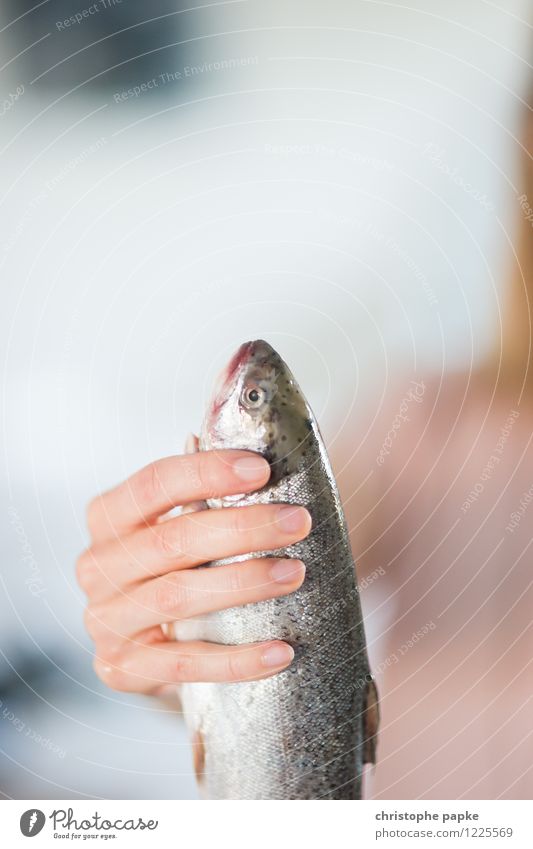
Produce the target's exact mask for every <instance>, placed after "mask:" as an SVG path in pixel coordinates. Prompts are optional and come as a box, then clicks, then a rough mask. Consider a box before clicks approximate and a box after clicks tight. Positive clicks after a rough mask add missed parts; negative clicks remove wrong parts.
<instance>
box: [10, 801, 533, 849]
mask: <svg viewBox="0 0 533 849" xmlns="http://www.w3.org/2000/svg"><path fill="white" fill-rule="evenodd" d="M266 805H267V806H265V804H264V803H262V802H257V801H252V802H190V801H157V800H153V799H149V800H143V801H139V800H134V801H132V800H127V801H118V800H113V801H111V800H105V801H96V800H95V801H85V800H84V801H72V800H67V801H56V800H52V801H50V800H46V799H45V800H36V801H28V800H22V801H13V800H10V801H4V802H3V803H1V804H0V833H1V835H2V846H5V847H9V849H13V847H17V846H25V847H28V845H32V846H34V847H35V849H37V847H44V846H56V847H57V846H58V845H62V844H64V843H65V842H66V841H67V840H68V841H70V843H69V844H68V845H72V843H78V844H79V845H82V844H83V845H85V846H87V845H88V844H89V845H93V846H94V845H97V846H102V844H103V843H104V842H105V843H106V844H107V845H109V844H111V845H112V846H120V847H126V846H147V847H148V846H150V847H152V846H157V847H167V846H168V847H173V849H181V847H184V849H189V848H190V849H196V847H202V849H204V847H211V846H212V847H213V849H218V847H225V846H231V849H241V847H243V849H244V847H246V849H262V847H265V848H266V847H268V849H312V847H315V846H316V847H320V849H330V847H331V848H332V849H333V847H335V849H347V847H354V849H368V847H370V846H376V847H378V848H379V847H392V846H395V847H401V846H404V847H409V849H424V847H434V849H437V848H438V847H445V846H465V847H466V846H469V845H470V846H479V847H480V846H486V847H494V849H496V847H506V849H517V847H520V849H522V847H523V849H526V847H527V849H531V847H533V825H532V821H531V803H530V802H528V801H499V802H495V801H474V802H471V801H468V802H461V801H457V802H455V801H427V802H411V801H402V800H397V801H385V802H376V801H369V802H339V803H337V804H333V807H332V803H331V802H330V803H329V804H328V803H327V802H324V801H314V802H308V803H307V804H305V806H303V805H302V803H300V804H298V803H292V804H291V803H290V802H285V801H279V802H269V803H266ZM33 837H35V841H36V842H35V844H28V840H29V839H31V838H33Z"/></svg>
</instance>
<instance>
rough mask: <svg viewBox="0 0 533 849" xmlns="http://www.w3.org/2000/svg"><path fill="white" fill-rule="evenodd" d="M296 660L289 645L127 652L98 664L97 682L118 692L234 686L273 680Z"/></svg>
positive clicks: (168, 645)
mask: <svg viewBox="0 0 533 849" xmlns="http://www.w3.org/2000/svg"><path fill="white" fill-rule="evenodd" d="M293 658H294V650H293V649H292V647H291V646H289V645H288V644H287V643H283V642H280V641H269V642H264V643H253V644H251V645H243V646H221V645H218V644H216V643H206V642H191V643H172V642H162V643H160V644H158V645H155V646H135V647H134V648H132V647H130V648H127V649H125V650H124V651H123V652H122V653H121V654H120V655H118V656H117V658H116V659H115V660H114V661H112V662H109V661H108V660H104V661H102V660H100V659H99V658H96V659H95V661H94V668H95V671H96V673H97V674H98V676H99V677H100V678H101V679H102V681H104V682H105V683H106V684H107V685H108V686H109V687H112V688H113V689H114V690H123V691H128V692H134V693H138V692H141V693H153V692H155V691H157V690H158V689H159V688H160V687H162V686H165V685H169V684H179V683H182V682H187V681H188V682H190V681H205V682H234V681H253V680H259V679H261V678H269V677H270V676H271V675H274V674H275V673H276V672H281V670H282V669H285V668H286V667H287V666H288V665H289V664H290V663H291V662H292V660H293Z"/></svg>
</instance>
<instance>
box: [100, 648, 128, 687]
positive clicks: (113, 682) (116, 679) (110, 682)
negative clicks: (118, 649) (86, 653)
mask: <svg viewBox="0 0 533 849" xmlns="http://www.w3.org/2000/svg"><path fill="white" fill-rule="evenodd" d="M117 663H118V660H115V661H114V662H112V661H111V662H110V661H108V660H107V658H104V657H102V656H98V657H95V659H94V661H93V669H94V671H95V672H96V674H97V675H98V677H99V678H100V680H101V681H103V682H104V684H107V686H108V687H110V688H111V689H112V690H126V689H127V686H126V684H127V675H126V674H125V673H124V671H123V670H122V669H121V668H120V666H117Z"/></svg>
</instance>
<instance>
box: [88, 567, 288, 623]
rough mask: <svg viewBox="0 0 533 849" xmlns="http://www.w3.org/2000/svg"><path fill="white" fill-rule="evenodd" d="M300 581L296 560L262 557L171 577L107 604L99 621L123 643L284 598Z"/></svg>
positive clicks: (138, 588) (146, 583)
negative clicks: (156, 629)
mask: <svg viewBox="0 0 533 849" xmlns="http://www.w3.org/2000/svg"><path fill="white" fill-rule="evenodd" d="M304 575H305V566H304V564H303V563H302V562H301V560H296V559H273V558H267V557H262V558H257V559H251V560H245V561H241V562H239V563H232V564H229V565H227V566H215V567H213V568H200V569H186V570H184V571H181V572H171V573H170V574H169V575H164V576H163V577H161V578H155V579H154V580H152V581H145V582H144V583H142V584H140V585H139V586H137V587H136V588H135V589H134V590H133V591H132V592H131V593H129V594H128V595H126V594H123V595H121V596H119V597H116V598H113V599H112V601H110V602H108V603H107V604H104V605H103V606H101V609H100V611H99V617H100V619H101V620H103V621H104V622H105V623H106V626H107V627H108V628H109V629H110V630H111V631H112V632H113V633H114V634H115V635H118V636H121V637H128V636H130V635H132V634H135V633H137V632H139V631H144V630H145V629H147V628H152V627H153V626H155V625H161V624H163V623H167V622H173V621H174V620H176V619H188V618H190V617H191V616H198V615H203V614H206V613H210V612H211V611H214V610H223V609H225V608H228V607H238V606H240V605H243V604H250V603H252V602H256V601H262V600H264V599H267V598H276V597H278V596H283V595H287V594H288V593H290V592H293V591H294V590H295V589H297V587H299V586H300V585H301V583H302V582H303V579H304ZM94 612H95V614H96V612H97V611H94Z"/></svg>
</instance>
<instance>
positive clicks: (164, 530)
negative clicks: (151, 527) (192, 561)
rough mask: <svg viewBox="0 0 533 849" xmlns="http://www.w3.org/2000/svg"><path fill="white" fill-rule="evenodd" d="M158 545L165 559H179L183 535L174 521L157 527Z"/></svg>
mask: <svg viewBox="0 0 533 849" xmlns="http://www.w3.org/2000/svg"><path fill="white" fill-rule="evenodd" d="M155 533H156V544H157V547H158V549H159V551H160V552H161V554H163V555H164V556H165V557H179V556H180V553H181V551H180V543H181V537H182V534H181V533H180V532H179V530H178V528H177V527H176V523H175V522H174V521H172V520H168V521H166V522H162V523H161V524H160V525H156V528H155Z"/></svg>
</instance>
